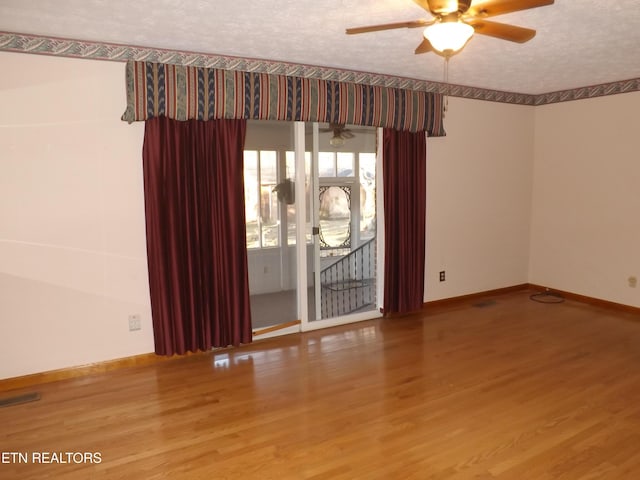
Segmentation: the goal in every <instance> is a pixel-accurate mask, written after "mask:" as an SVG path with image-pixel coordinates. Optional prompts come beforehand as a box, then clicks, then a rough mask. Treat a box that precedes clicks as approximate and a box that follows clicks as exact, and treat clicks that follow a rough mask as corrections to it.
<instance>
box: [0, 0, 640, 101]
mask: <svg viewBox="0 0 640 480" xmlns="http://www.w3.org/2000/svg"><path fill="white" fill-rule="evenodd" d="M429 17H430V16H429V15H428V14H427V13H426V12H425V11H424V10H422V9H421V8H420V7H419V6H417V5H416V4H415V3H413V2H412V1H411V0H279V1H255V0H254V1H248V0H208V1H205V0H135V1H132V0H57V1H51V0H2V1H0V31H5V32H14V33H24V34H35V35H45V36H53V37H62V38H70V39H76V40H87V41H97V42H110V43H119V44H125V45H135V46H143V47H154V48H167V49H173V50H186V51H193V52H202V53H211V54H218V55H233V56H239V57H245V58H253V59H265V60H275V61H283V62H293V63H301V64H305V65H317V66H325V67H334V68H341V69H347V70H356V71H364V72H371V73H382V74H388V75H395V76H401V77H408V78H415V79H420V80H432V81H437V82H440V81H442V80H443V63H444V62H443V59H442V58H441V57H438V56H437V55H435V54H433V53H429V54H423V55H414V54H413V50H414V49H415V47H416V46H417V45H418V44H419V43H420V42H421V40H422V31H421V29H419V28H418V29H400V30H391V31H381V32H374V33H366V34H361V35H355V36H347V35H346V34H345V33H344V30H345V28H347V27H355V26H362V25H371V24H377V23H387V22H396V21H404V20H414V19H418V18H429ZM492 20H495V21H500V22H504V23H511V24H515V25H519V26H523V27H528V28H534V29H536V30H537V31H538V33H537V36H536V37H535V38H534V39H533V40H531V41H530V42H528V43H525V44H516V43H511V42H506V41H501V40H497V39H494V38H490V37H484V36H481V35H475V36H474V38H472V40H471V41H470V42H469V44H468V45H467V46H466V47H465V49H464V50H463V51H462V52H461V53H459V54H458V55H456V56H454V57H453V58H452V59H451V62H450V69H449V81H450V82H451V83H454V84H458V85H467V86H472V87H479V88H487V89H493V90H501V91H507V92H517V93H526V94H541V93H548V92H553V91H558V90H567V89H572V88H578V87H584V86H590V85H596V84H601V83H608V82H614V81H619V80H628V79H632V78H640V1H638V0H615V1H614V0H608V1H607V0H598V1H596V0H556V2H555V4H554V5H551V6H547V7H541V8H537V9H533V10H526V11H522V12H518V13H512V14H508V15H502V16H499V17H494V18H492Z"/></svg>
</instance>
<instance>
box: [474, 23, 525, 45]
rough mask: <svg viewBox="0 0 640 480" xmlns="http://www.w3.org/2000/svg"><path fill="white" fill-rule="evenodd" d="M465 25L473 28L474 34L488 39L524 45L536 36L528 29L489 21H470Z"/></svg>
mask: <svg viewBox="0 0 640 480" xmlns="http://www.w3.org/2000/svg"><path fill="white" fill-rule="evenodd" d="M467 23H468V24H469V25H471V26H472V27H473V29H474V30H475V32H476V33H479V34H480V35H487V36H489V37H495V38H500V39H502V40H509V41H510V42H516V43H524V42H528V41H529V40H531V39H532V38H533V37H535V36H536V31H535V30H532V29H530V28H524V27H517V26H515V25H507V24H506V23H498V22H490V21H489V20H481V19H471V20H468V21H467Z"/></svg>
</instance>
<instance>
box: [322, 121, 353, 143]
mask: <svg viewBox="0 0 640 480" xmlns="http://www.w3.org/2000/svg"><path fill="white" fill-rule="evenodd" d="M320 131H321V132H333V136H332V137H331V140H329V144H330V145H331V146H332V147H341V146H342V145H344V142H345V140H348V139H350V138H353V137H355V135H354V134H353V132H352V131H351V130H349V129H348V128H345V125H344V123H330V124H329V128H321V129H320Z"/></svg>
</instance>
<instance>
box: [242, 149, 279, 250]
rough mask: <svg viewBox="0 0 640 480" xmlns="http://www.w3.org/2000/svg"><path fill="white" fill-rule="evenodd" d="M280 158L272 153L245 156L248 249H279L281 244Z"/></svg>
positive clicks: (253, 152)
mask: <svg viewBox="0 0 640 480" xmlns="http://www.w3.org/2000/svg"><path fill="white" fill-rule="evenodd" d="M277 179H278V155H277V152H275V151H271V150H259V151H257V150H245V152H244V204H245V216H246V222H247V230H246V231H247V248H264V247H277V246H278V245H279V244H280V241H279V227H280V222H279V212H278V196H277V194H276V193H275V192H274V191H273V189H274V188H275V186H276V184H277Z"/></svg>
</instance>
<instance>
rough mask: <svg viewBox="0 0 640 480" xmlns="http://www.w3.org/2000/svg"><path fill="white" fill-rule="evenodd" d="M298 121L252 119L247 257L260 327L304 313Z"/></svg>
mask: <svg viewBox="0 0 640 480" xmlns="http://www.w3.org/2000/svg"><path fill="white" fill-rule="evenodd" d="M292 150H293V124H292V123H287V122H268V121H248V122H247V135H246V140H245V154H244V188H245V214H246V230H247V263H248V273H249V294H250V300H251V322H252V327H253V330H254V332H260V331H261V330H263V329H264V328H266V327H272V326H277V325H281V324H285V325H286V324H287V323H288V322H291V321H293V320H297V319H299V318H300V317H299V314H298V301H297V272H298V265H297V257H296V245H295V241H294V242H293V244H292V243H290V241H289V239H290V238H294V239H295V235H296V223H295V221H294V222H291V221H290V220H291V219H295V198H294V197H293V196H292V195H291V193H292V192H291V191H290V189H289V187H288V185H289V184H290V183H293V180H295V176H294V175H295V170H292V168H293V165H291V163H290V162H287V160H286V158H287V156H286V152H287V151H292Z"/></svg>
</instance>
